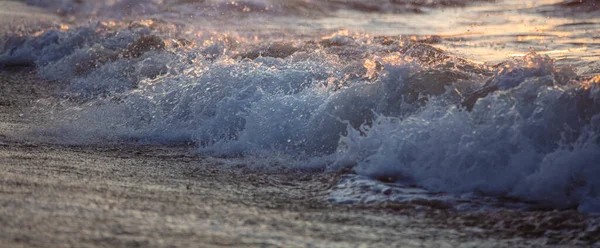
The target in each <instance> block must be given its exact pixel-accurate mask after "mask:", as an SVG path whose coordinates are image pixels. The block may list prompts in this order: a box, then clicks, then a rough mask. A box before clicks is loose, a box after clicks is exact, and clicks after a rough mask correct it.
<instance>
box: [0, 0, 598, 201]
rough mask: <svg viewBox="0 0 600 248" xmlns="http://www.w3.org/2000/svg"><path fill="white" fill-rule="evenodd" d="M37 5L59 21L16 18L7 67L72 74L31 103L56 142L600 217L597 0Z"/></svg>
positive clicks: (353, 189) (403, 194)
mask: <svg viewBox="0 0 600 248" xmlns="http://www.w3.org/2000/svg"><path fill="white" fill-rule="evenodd" d="M25 2H26V3H27V4H30V5H32V6H39V7H42V8H44V9H45V10H47V11H49V12H55V13H57V14H58V15H59V16H61V20H60V21H56V23H46V24H43V25H38V26H33V25H31V24H21V23H18V22H17V23H14V25H13V26H14V28H13V30H14V32H12V33H8V34H6V35H5V36H4V37H3V38H2V42H0V44H2V45H1V46H0V48H1V49H0V51H2V53H1V54H0V68H3V69H14V68H22V67H28V68H33V67H35V69H36V70H37V73H38V75H39V77H40V78H41V79H43V80H45V81H44V82H49V83H55V84H59V85H61V87H60V88H61V90H58V91H57V92H56V93H55V96H54V97H52V98H49V99H42V100H40V101H38V102H37V104H36V107H35V108H34V109H33V110H32V111H31V113H30V115H31V116H44V117H45V118H47V120H48V121H47V123H48V124H47V125H44V126H42V127H40V128H39V130H38V131H37V133H36V135H39V134H44V135H45V136H46V137H47V138H48V139H51V140H52V141H53V142H58V143H71V144H87V143H115V142H133V143H144V144H148V143H150V144H180V143H187V144H194V145H195V146H197V147H198V148H197V152H198V153H201V154H208V155H213V156H216V157H221V158H223V157H224V158H226V159H228V160H230V162H229V163H233V164H235V163H242V162H240V161H243V163H244V164H250V165H251V166H252V167H255V168H254V169H259V170H289V171H291V172H293V171H297V170H310V171H323V170H330V171H344V172H348V173H350V174H356V175H354V176H348V178H346V179H344V180H342V181H341V182H340V184H339V185H338V187H337V190H336V189H334V190H332V191H331V195H330V197H328V199H329V200H331V201H333V202H340V203H348V202H355V203H360V202H362V203H372V202H388V201H414V200H415V198H414V196H415V195H416V196H417V198H418V199H420V200H421V202H422V200H423V199H424V200H425V201H428V202H432V204H437V205H439V204H441V205H444V206H448V207H451V208H456V209H460V210H473V209H476V210H477V209H478V210H482V209H488V208H495V207H507V206H508V207H517V208H528V207H532V206H533V207H544V208H557V209H563V208H576V209H578V210H580V211H583V212H597V211H600V180H598V178H599V177H600V164H599V162H598V161H600V147H599V146H600V133H599V132H600V85H598V84H599V83H600V76H598V74H599V73H600V64H599V63H600V61H599V59H598V56H599V51H600V43H599V42H598V38H599V37H598V35H597V34H598V29H600V18H599V17H598V16H600V15H599V13H600V6H598V5H600V3H599V2H598V1H584V2H579V1H578V2H577V3H564V2H561V1H525V2H524V1H511V0H506V1H498V2H495V1H494V2H490V1H442V2H440V3H437V2H435V1H375V2H368V3H367V2H362V1H328V2H322V1H308V0H297V1H285V2H277V1H266V0H253V1H239V2H238V1H233V2H232V1H177V2H169V3H166V2H165V1H160V0H136V1H134V0H130V1H125V0H121V1H102V2H100V1H70V0H62V1H35V0H30V1H25ZM382 181H384V182H388V186H385V187H391V189H390V190H387V188H385V187H384V186H381V185H383V183H381V182H382ZM382 187H383V188H382ZM365 188H367V190H365ZM384 188H385V189H384ZM382 192H388V193H385V194H383V195H384V196H381V193H382ZM508 199H510V200H508ZM440 202H441V203H440Z"/></svg>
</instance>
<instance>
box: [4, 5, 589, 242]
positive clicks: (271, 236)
mask: <svg viewBox="0 0 600 248" xmlns="http://www.w3.org/2000/svg"><path fill="white" fill-rule="evenodd" d="M7 3H9V2H2V1H0V6H6V5H3V4H7ZM6 13H7V11H2V12H0V15H4V16H6V15H7V14H6ZM11 18H12V16H11V17H10V18H0V20H7V19H11ZM30 21H35V20H30ZM6 23H10V22H9V21H4V22H3V24H6ZM56 87H57V86H56V84H55V83H51V82H45V81H42V80H39V79H38V78H36V76H35V73H33V72H32V71H30V70H28V69H24V70H22V69H20V70H12V71H0V247H223V246H227V247H423V246H425V247H461V246H462V247H536V246H545V245H553V244H556V245H559V246H572V245H579V246H593V245H598V239H599V237H600V230H599V229H598V225H596V224H595V222H596V221H597V218H596V217H591V216H589V215H585V214H581V213H577V212H575V211H572V210H570V211H529V212H524V211H516V210H497V211H490V212H485V213H460V212H455V211H453V210H449V209H446V208H445V206H438V205H436V204H435V202H420V203H412V204H395V205H389V204H388V205H368V206H365V205H350V206H349V205H335V204H331V203H329V202H327V201H326V198H327V194H328V190H329V189H330V188H331V187H332V186H333V185H335V183H336V182H337V180H338V178H339V175H338V174H335V173H293V174H290V173H284V172H281V173H276V172H261V171H248V170H246V169H244V168H231V167H229V166H224V165H222V164H219V163H218V162H215V160H212V159H209V158H206V157H202V156H200V155H197V154H195V153H194V152H193V151H194V147H189V146H180V147H164V146H141V145H125V144H123V145H105V146H66V145H56V144H50V143H46V142H43V141H36V140H37V139H36V132H35V127H36V126H38V125H39V124H42V123H43V122H44V119H43V118H38V117H37V116H36V115H34V114H32V112H31V108H32V106H34V105H35V104H34V103H35V101H36V100H38V99H43V98H49V97H52V93H53V91H54V90H55V89H56Z"/></svg>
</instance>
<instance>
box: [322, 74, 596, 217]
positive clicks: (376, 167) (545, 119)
mask: <svg viewBox="0 0 600 248" xmlns="http://www.w3.org/2000/svg"><path fill="white" fill-rule="evenodd" d="M519 70H522V68H520V69H519ZM552 71H555V70H552ZM553 73H554V72H552V73H551V72H550V71H548V73H541V74H539V75H535V77H534V76H531V75H530V74H529V73H521V75H523V76H522V77H520V79H515V77H513V75H514V74H511V76H510V77H511V81H512V82H516V83H513V84H512V85H514V86H515V87H514V88H510V89H507V90H504V91H497V92H494V93H492V94H490V95H488V96H487V97H485V98H482V99H480V100H479V101H477V103H476V105H475V106H474V108H473V110H472V112H468V111H465V110H463V109H460V108H457V107H454V106H450V107H448V106H447V105H446V104H443V103H440V102H439V101H432V102H430V103H429V104H427V105H426V106H425V107H424V108H423V109H422V110H420V111H418V112H417V113H415V114H413V115H410V116H407V117H406V118H397V117H385V116H381V115H379V116H378V117H377V118H376V120H375V121H374V123H373V125H372V126H370V127H367V126H363V127H362V129H361V130H362V133H364V134H365V135H361V132H359V131H357V130H355V129H351V128H350V129H349V130H348V135H347V136H345V137H343V138H342V140H341V146H340V147H339V148H338V149H339V157H338V160H337V162H336V163H335V164H334V165H333V169H339V168H340V167H345V166H350V167H354V170H355V171H357V172H358V173H359V174H362V175H367V176H369V177H375V178H386V179H388V180H389V179H390V178H391V179H394V180H398V181H401V182H405V183H409V184H414V185H419V186H421V187H425V188H427V189H430V190H434V191H444V192H454V193H464V192H480V193H482V194H484V195H493V196H509V197H518V198H520V199H523V200H526V201H535V202H538V203H540V204H548V205H550V206H553V207H558V208H562V207H578V208H579V209H580V210H581V211H599V210H600V205H598V200H599V199H600V198H599V195H598V192H599V190H600V184H598V180H597V179H598V178H599V177H600V169H599V168H600V167H599V164H598V161H600V160H599V158H600V146H599V144H598V137H599V136H598V130H599V129H598V123H597V121H598V120H599V119H600V114H599V112H598V111H597V110H598V109H597V107H595V111H592V112H588V113H586V114H582V112H581V111H582V109H586V110H591V109H593V108H592V106H593V105H596V106H597V104H598V102H597V101H596V102H594V103H590V102H589V99H595V97H597V96H595V94H596V93H593V92H594V91H593V90H592V91H583V90H582V89H580V88H578V87H577V86H573V85H565V86H559V85H561V84H559V83H558V82H557V81H556V80H555V78H554V77H553V76H552V74H553ZM499 75H500V77H502V75H505V74H502V73H500V74H499ZM496 81H497V82H506V81H504V80H502V78H500V79H499V80H496ZM594 87H597V86H594ZM582 92H585V93H582ZM586 94H590V95H586ZM586 101H587V102H586ZM590 104H592V105H590ZM586 115H587V116H586Z"/></svg>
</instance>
